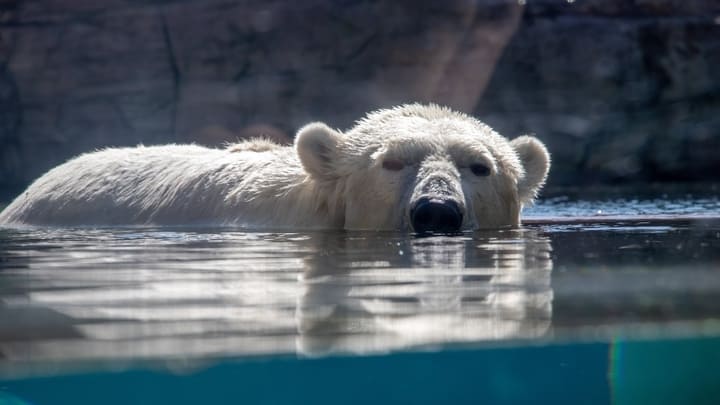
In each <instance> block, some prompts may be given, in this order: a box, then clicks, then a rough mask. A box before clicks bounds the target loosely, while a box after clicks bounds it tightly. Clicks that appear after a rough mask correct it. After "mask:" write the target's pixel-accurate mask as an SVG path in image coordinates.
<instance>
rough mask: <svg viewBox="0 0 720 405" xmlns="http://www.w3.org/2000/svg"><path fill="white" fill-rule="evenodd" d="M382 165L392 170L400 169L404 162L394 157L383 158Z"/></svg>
mask: <svg viewBox="0 0 720 405" xmlns="http://www.w3.org/2000/svg"><path fill="white" fill-rule="evenodd" d="M382 167H383V169H385V170H392V171H394V172H396V171H398V170H402V169H403V167H405V164H404V163H403V162H401V161H399V160H396V159H385V160H383V163H382Z"/></svg>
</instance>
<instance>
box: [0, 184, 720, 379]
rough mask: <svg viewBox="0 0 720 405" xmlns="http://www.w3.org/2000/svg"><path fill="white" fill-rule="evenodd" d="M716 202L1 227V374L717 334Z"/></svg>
mask: <svg viewBox="0 0 720 405" xmlns="http://www.w3.org/2000/svg"><path fill="white" fill-rule="evenodd" d="M718 212H720V203H719V202H718V199H717V198H714V197H708V198H693V199H687V198H686V199H682V198H678V199H674V200H673V199H644V200H639V199H622V200H601V201H583V200H577V199H569V198H556V199H548V200H545V201H542V202H540V203H539V204H538V205H537V206H535V207H533V208H531V209H529V210H528V211H527V212H526V218H527V219H528V221H527V223H528V224H527V225H526V226H525V227H524V228H523V229H518V230H500V231H484V232H472V233H464V234H461V235H454V236H446V235H438V236H431V237H417V236H415V235H409V234H401V233H379V232H311V233H308V232H302V233H278V232H247V231H244V230H240V229H228V228H221V229H217V228H216V229H199V228H167V227H165V228H142V227H133V228H98V229H89V228H74V229H62V228H28V229H0V373H1V375H3V376H4V377H5V378H13V379H15V378H23V376H31V375H54V374H56V373H61V374H62V373H66V372H69V371H72V370H108V369H118V368H119V369H124V368H126V367H132V365H133V364H138V362H147V361H151V362H153V364H156V365H158V364H159V365H160V366H161V367H169V369H172V370H178V369H186V370H194V369H196V368H198V367H203V365H206V364H213V363H214V362H217V361H219V359H227V358H235V359H239V358H256V357H258V356H259V357H263V358H264V357H266V356H288V355H290V356H299V357H300V358H317V357H320V356H327V355H334V356H337V355H344V356H347V355H351V356H356V355H373V356H377V355H380V354H383V353H402V352H408V351H410V352H414V351H421V352H424V351H431V352H439V351H446V350H463V348H478V347H497V346H498V345H500V346H508V345H509V346H513V347H521V346H527V345H538V344H539V345H554V344H563V343H566V342H579V343H581V342H594V341H601V342H611V341H612V339H616V338H618V337H624V338H628V339H648V338H649V339H668V338H673V339H674V338H679V337H692V338H713V337H715V336H720V322H719V321H718V320H719V319H720V274H719V272H720V221H718V216H717V214H718Z"/></svg>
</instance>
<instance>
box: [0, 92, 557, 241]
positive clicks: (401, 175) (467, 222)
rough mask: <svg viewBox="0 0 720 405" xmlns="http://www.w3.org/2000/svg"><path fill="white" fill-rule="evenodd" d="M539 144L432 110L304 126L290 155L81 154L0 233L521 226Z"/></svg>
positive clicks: (22, 201) (193, 150)
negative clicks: (340, 127)
mask: <svg viewBox="0 0 720 405" xmlns="http://www.w3.org/2000/svg"><path fill="white" fill-rule="evenodd" d="M548 169H549V156H548V154H547V151H546V150H545V148H544V146H543V145H542V143H540V141H538V140H537V139H535V138H533V137H527V136H525V137H520V138H517V139H515V140H513V141H508V140H507V139H506V138H504V137H502V136H500V135H499V134H497V133H495V132H494V131H492V129H490V128H489V127H487V126H486V125H485V124H483V123H481V122H480V121H477V120H475V119H473V118H471V117H469V116H466V115H464V114H460V113H457V112H453V111H451V110H448V109H445V108H442V107H438V106H434V105H430V106H424V105H417V104H413V105H406V106H400V107H397V108H394V109H389V110H380V111H377V112H374V113H371V114H369V115H368V116H367V117H366V118H364V119H362V120H360V121H359V122H358V123H357V125H356V126H355V127H354V128H352V129H351V130H349V131H348V132H347V133H341V132H339V131H335V130H333V129H330V128H329V127H327V126H326V125H325V124H322V123H314V124H310V125H307V126H306V127H304V128H302V129H301V130H300V131H299V132H298V135H297V137H296V141H295V145H294V147H291V146H280V145H275V144H272V143H270V142H268V141H264V140H250V141H247V142H243V143H239V144H236V145H232V146H230V147H229V148H227V149H211V148H205V147H201V146H196V145H165V146H150V147H144V146H139V147H136V148H116V149H106V150H102V151H98V152H93V153H88V154H85V155H81V156H79V157H77V158H75V159H72V160H70V161H69V162H67V163H65V164H62V165H60V166H58V167H56V168H54V169H52V170H50V171H49V172H48V173H46V174H45V175H43V176H42V177H40V178H39V179H38V180H36V181H35V182H34V183H33V184H32V185H31V186H30V187H29V188H28V189H27V190H26V191H25V192H24V193H23V194H21V195H20V196H18V197H17V199H16V200H15V201H13V202H12V204H10V205H9V206H8V207H7V208H6V209H5V210H4V211H3V212H2V213H0V223H4V224H34V225H132V224H158V225H167V224H177V225H179V224H183V225H189V224H202V225H236V226H243V227H249V228H259V229H267V228H274V229H327V228H331V229H343V228H344V229H374V230H380V229H383V230H414V231H420V232H425V231H430V232H454V231H458V230H465V229H478V228H498V227H504V226H516V225H518V224H519V218H520V211H521V208H522V205H523V204H525V203H528V202H530V201H531V200H532V199H533V198H534V197H535V194H536V193H537V191H538V190H539V188H540V187H541V186H542V184H543V183H544V181H545V177H546V175H547V172H548Z"/></svg>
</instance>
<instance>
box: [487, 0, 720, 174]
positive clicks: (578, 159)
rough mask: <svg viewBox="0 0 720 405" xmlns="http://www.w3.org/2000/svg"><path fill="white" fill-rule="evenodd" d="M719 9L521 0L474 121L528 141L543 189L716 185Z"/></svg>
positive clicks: (669, 1)
mask: <svg viewBox="0 0 720 405" xmlns="http://www.w3.org/2000/svg"><path fill="white" fill-rule="evenodd" d="M719 66H720V2H716V1H700V0H694V1H680V0H677V1H673V0H665V1H659V0H658V1H650V0H644V1H643V0H635V1H625V0H616V1H604V0H603V1H601V0H597V1H581V0H577V1H576V2H574V3H567V2H557V1H547V0H543V1H529V2H528V7H527V8H526V10H525V14H524V16H523V21H522V23H521V24H520V26H519V29H518V31H517V32H516V34H515V36H514V38H513V40H512V41H511V42H510V44H509V45H508V47H507V48H506V49H505V53H504V55H503V58H502V59H501V60H500V62H499V64H498V66H497V69H496V71H495V74H494V76H493V79H492V82H491V84H490V86H489V88H488V89H487V91H486V92H485V94H484V97H483V99H482V101H481V102H480V103H479V105H478V106H477V107H476V109H475V112H476V113H477V114H478V115H480V116H481V117H483V118H484V119H485V120H486V121H488V122H489V123H491V125H493V126H495V127H496V128H497V129H498V130H500V131H501V132H503V133H507V134H513V133H523V132H534V133H536V134H537V135H538V136H539V137H540V138H542V139H543V140H545V141H546V142H547V143H548V146H549V148H550V150H551V152H552V154H553V156H554V161H553V165H554V166H553V169H552V173H551V185H552V184H555V185H558V184H560V185H584V184H588V183H623V182H624V183H629V182H641V183H644V182H658V181H674V182H676V181H717V180H718V177H717V174H716V173H720V159H718V158H717V157H716V156H717V151H719V150H720V114H718V113H717V112H718V111H720V68H719Z"/></svg>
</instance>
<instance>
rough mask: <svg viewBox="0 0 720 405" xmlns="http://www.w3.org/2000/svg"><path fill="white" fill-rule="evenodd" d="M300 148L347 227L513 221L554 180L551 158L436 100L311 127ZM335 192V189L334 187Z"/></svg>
mask: <svg viewBox="0 0 720 405" xmlns="http://www.w3.org/2000/svg"><path fill="white" fill-rule="evenodd" d="M295 147H296V150H297V153H298V157H299V159H300V162H301V164H302V166H303V168H304V170H305V171H306V172H307V173H308V175H309V178H310V179H311V181H315V182H317V183H318V185H319V187H318V188H317V190H325V191H318V192H328V193H331V194H332V197H331V198H333V199H337V200H338V201H332V202H331V203H332V204H333V205H334V206H337V207H340V208H339V209H342V210H344V226H345V229H372V230H411V231H415V232H421V233H424V232H441V233H443V232H457V231H461V230H471V229H488V228H501V227H513V226H517V225H519V223H520V211H521V209H522V206H523V205H524V204H528V203H530V202H532V200H533V199H534V198H535V196H536V194H537V192H538V191H539V190H540V188H541V187H542V185H543V184H544V182H545V178H546V176H547V173H548V170H549V167H550V156H549V155H548V152H547V150H546V148H545V146H544V145H543V144H542V142H540V141H539V140H538V139H536V138H534V137H531V136H521V137H519V138H516V139H514V140H512V141H509V140H507V139H506V138H504V137H503V136H501V135H499V134H498V133H496V132H495V131H493V130H492V129H491V128H490V127H488V126H487V125H485V124H483V123H482V122H480V121H478V120H476V119H474V118H472V117H470V116H467V115H465V114H462V113H458V112H454V111H451V110H449V109H447V108H443V107H439V106H436V105H420V104H410V105H403V106H400V107H396V108H392V109H387V110H379V111H376V112H373V113H370V114H368V115H367V116H366V117H365V118H363V119H362V120H360V121H358V122H357V124H356V125H355V127H354V128H352V129H351V130H349V131H348V132H346V133H341V132H339V131H336V130H333V129H331V128H329V127H328V126H327V125H325V124H323V123H313V124H309V125H307V126H305V127H303V128H302V129H301V130H300V131H299V132H298V135H297V137H296V140H295ZM328 190H332V192H331V191H328Z"/></svg>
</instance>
